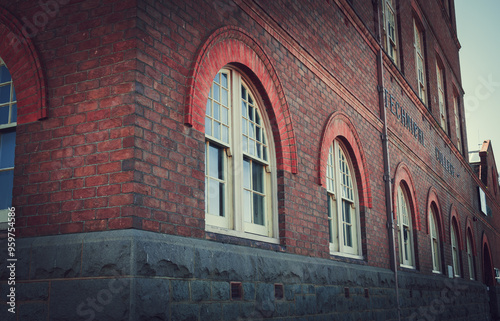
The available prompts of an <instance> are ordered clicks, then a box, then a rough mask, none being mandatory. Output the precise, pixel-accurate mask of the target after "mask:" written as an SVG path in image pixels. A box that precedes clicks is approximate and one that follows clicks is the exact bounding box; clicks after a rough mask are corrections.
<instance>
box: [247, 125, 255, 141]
mask: <svg viewBox="0 0 500 321" xmlns="http://www.w3.org/2000/svg"><path fill="white" fill-rule="evenodd" d="M248 136H250V138H254V137H255V125H254V124H253V123H250V124H249V126H248Z"/></svg>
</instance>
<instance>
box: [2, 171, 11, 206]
mask: <svg viewBox="0 0 500 321" xmlns="http://www.w3.org/2000/svg"><path fill="white" fill-rule="evenodd" d="M0 182H2V183H1V184H0V209H6V208H9V207H11V206H12V188H13V187H14V171H3V172H0Z"/></svg>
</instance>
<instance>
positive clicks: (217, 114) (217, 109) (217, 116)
mask: <svg viewBox="0 0 500 321" xmlns="http://www.w3.org/2000/svg"><path fill="white" fill-rule="evenodd" d="M214 119H215V120H220V105H219V104H218V103H216V102H214Z"/></svg>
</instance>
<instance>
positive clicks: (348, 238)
mask: <svg viewBox="0 0 500 321" xmlns="http://www.w3.org/2000/svg"><path fill="white" fill-rule="evenodd" d="M344 227H345V229H344V245H345V246H350V247H352V226H351V225H344Z"/></svg>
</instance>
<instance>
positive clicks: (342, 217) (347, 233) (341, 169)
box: [326, 140, 362, 256]
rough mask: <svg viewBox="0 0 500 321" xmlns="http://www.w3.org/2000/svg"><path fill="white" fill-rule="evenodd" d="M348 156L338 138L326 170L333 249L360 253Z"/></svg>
mask: <svg viewBox="0 0 500 321" xmlns="http://www.w3.org/2000/svg"><path fill="white" fill-rule="evenodd" d="M348 155H349V154H348V153H347V151H346V150H345V147H344V146H343V145H342V143H341V142H339V141H338V140H335V141H334V142H333V144H332V145H331V147H330V150H329V154H328V160H327V169H326V182H327V191H328V227H329V232H330V252H331V253H339V254H343V255H353V256H361V254H362V253H361V236H360V223H359V206H358V192H357V189H356V179H355V177H354V176H353V175H354V170H353V166H352V163H351V160H350V158H349V156H348Z"/></svg>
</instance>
